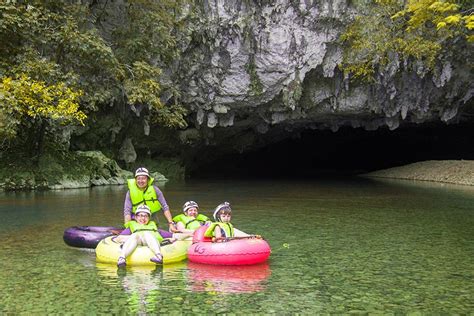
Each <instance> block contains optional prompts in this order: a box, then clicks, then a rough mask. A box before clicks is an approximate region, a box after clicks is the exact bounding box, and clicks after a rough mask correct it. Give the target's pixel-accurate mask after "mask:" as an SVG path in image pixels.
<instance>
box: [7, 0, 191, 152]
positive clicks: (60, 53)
mask: <svg viewBox="0 0 474 316" xmlns="http://www.w3.org/2000/svg"><path fill="white" fill-rule="evenodd" d="M120 5H121V6H122V7H119V8H118V7H117V6H120ZM185 7H186V0H179V1H171V0H164V1H152V0H128V1H124V2H123V3H115V2H110V1H100V0H99V1H93V0H82V1H73V0H69V1H53V0H25V1H1V2H0V42H1V43H2V45H0V82H3V83H2V94H3V96H2V98H1V99H0V109H1V110H0V120H1V122H2V124H0V134H1V135H8V137H9V138H10V139H12V140H15V139H17V140H18V141H19V144H21V141H20V139H19V137H20V135H19V133H18V131H22V130H23V129H26V130H29V131H30V132H32V133H35V132H37V131H35V129H37V128H38V126H36V125H35V124H32V122H33V121H35V122H37V121H41V122H42V124H44V123H45V122H47V124H48V126H49V127H50V128H51V129H52V130H54V129H58V128H59V129H60V128H61V126H67V125H71V124H72V125H74V124H78V123H80V124H84V123H86V124H87V122H86V121H85V118H86V115H87V114H90V113H91V112H92V111H97V110H99V109H100V108H101V107H104V106H106V105H107V106H108V105H109V104H112V103H115V104H123V105H129V106H133V105H145V106H147V107H148V109H149V110H150V113H151V115H152V118H153V122H156V123H157V124H161V125H163V126H167V127H171V128H174V127H181V126H184V125H185V121H184V115H185V111H184V108H183V107H182V106H181V105H180V104H179V93H176V90H173V89H172V86H171V85H172V83H170V84H168V85H164V86H163V84H162V83H161V81H162V79H161V67H163V66H169V64H170V63H172V62H173V60H174V58H175V57H177V56H178V49H177V46H176V36H177V34H178V33H177V30H178V29H179V28H180V27H182V26H183V25H184V24H185V19H184V18H183V16H182V14H181V13H182V8H185ZM114 12H119V14H120V15H119V16H114ZM114 18H115V19H116V21H115V23H116V24H117V25H116V26H115V27H111V26H110V25H108V27H105V26H103V25H102V23H104V21H108V22H107V23H113V22H114ZM110 21H112V22H110ZM110 29H112V30H113V31H112V32H110ZM168 82H169V80H168ZM163 88H166V89H167V90H169V91H172V92H173V95H172V97H171V98H168V100H171V101H170V102H166V103H163V102H162V101H161V99H160V94H161V93H162V91H163ZM28 90H30V91H28ZM43 130H44V125H43Z"/></svg>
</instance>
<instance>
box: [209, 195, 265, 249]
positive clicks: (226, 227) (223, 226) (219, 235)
mask: <svg viewBox="0 0 474 316" xmlns="http://www.w3.org/2000/svg"><path fill="white" fill-rule="evenodd" d="M213 217H214V220H216V222H215V223H212V224H211V225H210V226H209V228H208V229H207V230H206V232H205V233H204V236H205V237H212V241H216V242H221V241H225V240H226V239H227V238H233V237H248V236H251V235H249V234H247V233H245V232H243V231H241V230H238V229H237V228H235V227H234V225H232V223H231V222H230V221H231V219H232V208H231V207H230V203H229V202H224V203H221V204H219V205H218V206H217V207H216V209H215V210H214V214H213ZM255 237H256V238H261V236H259V235H256V236H255Z"/></svg>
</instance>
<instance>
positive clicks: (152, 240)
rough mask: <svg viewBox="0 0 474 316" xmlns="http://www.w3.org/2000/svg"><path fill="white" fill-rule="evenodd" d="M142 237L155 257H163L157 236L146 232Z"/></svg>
mask: <svg viewBox="0 0 474 316" xmlns="http://www.w3.org/2000/svg"><path fill="white" fill-rule="evenodd" d="M142 237H143V241H145V243H146V245H147V246H148V248H150V249H151V251H153V253H154V254H155V255H161V247H160V243H159V242H158V240H157V239H156V237H155V235H153V234H152V233H150V232H144V234H143V235H142Z"/></svg>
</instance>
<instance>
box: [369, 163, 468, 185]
mask: <svg viewBox="0 0 474 316" xmlns="http://www.w3.org/2000/svg"><path fill="white" fill-rule="evenodd" d="M363 176H365V177H370V178H391V179H403V180H419V181H432V182H444V183H452V184H461V185H474V160H428V161H420V162H416V163H412V164H409V165H405V166H400V167H394V168H390V169H384V170H378V171H374V172H370V173H367V174H364V175H363Z"/></svg>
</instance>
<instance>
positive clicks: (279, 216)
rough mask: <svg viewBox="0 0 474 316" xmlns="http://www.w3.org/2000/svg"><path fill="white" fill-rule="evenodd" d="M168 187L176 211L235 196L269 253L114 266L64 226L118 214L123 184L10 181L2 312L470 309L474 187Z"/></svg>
mask: <svg viewBox="0 0 474 316" xmlns="http://www.w3.org/2000/svg"><path fill="white" fill-rule="evenodd" d="M162 189H163V191H164V193H165V196H166V198H167V200H168V203H169V204H170V205H171V209H172V212H173V214H178V211H179V208H180V206H181V205H182V204H183V203H184V202H185V201H186V200H189V199H192V200H195V201H197V202H198V203H199V204H200V206H201V211H202V212H203V213H204V214H206V215H209V216H210V215H211V214H212V212H211V210H212V209H213V208H214V207H215V206H216V205H217V204H219V203H221V202H222V201H230V202H231V203H232V205H233V210H234V216H233V223H234V225H235V226H236V227H238V228H239V229H241V230H244V231H246V232H248V233H257V234H260V235H262V236H263V237H264V238H265V239H267V240H268V242H269V244H270V245H271V247H272V254H271V256H270V259H269V261H268V262H267V263H265V264H262V265H255V266H248V267H222V266H207V265H199V264H192V263H189V262H183V263H180V264H174V265H165V266H164V267H162V266H158V267H156V268H151V267H149V268H144V267H142V268H139V267H128V268H127V269H125V270H118V269H117V268H116V267H115V266H114V265H106V264H97V263H96V261H95V254H94V252H92V251H85V250H81V249H77V248H72V247H69V246H67V245H66V244H65V243H64V242H63V240H62V235H63V231H64V229H65V228H67V227H70V226H75V225H94V226H101V225H103V226H110V225H119V224H121V221H122V205H123V198H124V193H125V191H126V187H123V186H117V187H114V186H111V187H96V188H92V189H78V190H65V191H49V192H20V193H18V192H16V193H0V213H1V215H2V228H1V230H0V240H1V242H2V243H1V248H0V258H1V264H0V297H1V300H0V314H102V313H104V314H105V313H107V314H110V313H113V314H156V313H160V314H176V315H181V314H195V313H205V314H208V313H212V314H214V313H227V314H228V313H234V314H249V313H250V314H256V313H258V314H280V315H281V314H295V313H299V314H314V313H356V314H358V313H430V314H431V313H436V314H445V313H449V314H469V313H472V312H474V298H473V295H474V240H473V239H474V238H473V237H474V187H466V186H454V185H444V184H428V183H422V182H418V183H415V182H408V181H383V182H380V181H373V180H367V179H339V180H331V181H329V180H328V181H326V180H324V181H313V182H311V181H305V182H298V181H283V180H281V181H248V182H247V181H224V180H218V181H217V180H216V181H211V180H204V181H188V182H186V183H168V184H166V185H165V186H164V187H162ZM161 218H162V219H164V218H163V217H161ZM163 222H164V220H163V221H162V223H161V225H160V226H163ZM165 226H166V225H165Z"/></svg>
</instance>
